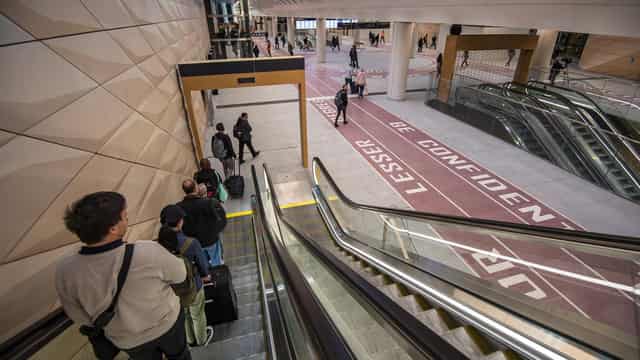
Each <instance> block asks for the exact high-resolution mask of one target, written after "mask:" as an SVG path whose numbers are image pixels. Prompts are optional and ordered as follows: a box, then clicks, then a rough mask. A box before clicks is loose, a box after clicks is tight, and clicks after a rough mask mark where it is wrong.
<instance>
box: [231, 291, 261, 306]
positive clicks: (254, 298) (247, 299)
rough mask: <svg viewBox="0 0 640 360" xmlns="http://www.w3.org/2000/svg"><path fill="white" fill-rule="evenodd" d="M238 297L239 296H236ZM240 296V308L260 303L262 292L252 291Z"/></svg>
mask: <svg viewBox="0 0 640 360" xmlns="http://www.w3.org/2000/svg"><path fill="white" fill-rule="evenodd" d="M236 295H237V294H236ZM237 296H238V306H241V305H247V304H251V303H254V302H259V301H260V291H252V292H248V293H244V294H242V295H237Z"/></svg>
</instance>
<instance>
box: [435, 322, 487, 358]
mask: <svg viewBox="0 0 640 360" xmlns="http://www.w3.org/2000/svg"><path fill="white" fill-rule="evenodd" d="M471 331H472V329H471V328H470V327H468V326H460V327H458V328H455V329H453V330H449V331H447V332H445V333H444V334H442V338H444V339H445V340H447V341H448V342H449V343H450V344H451V345H453V346H454V347H455V348H456V349H458V350H460V351H461V352H462V353H463V354H465V355H467V356H468V357H470V358H472V359H475V358H479V357H482V356H485V354H484V352H483V351H482V348H481V347H480V345H479V344H478V343H477V342H476V340H475V338H476V336H475V335H473V334H472V333H471Z"/></svg>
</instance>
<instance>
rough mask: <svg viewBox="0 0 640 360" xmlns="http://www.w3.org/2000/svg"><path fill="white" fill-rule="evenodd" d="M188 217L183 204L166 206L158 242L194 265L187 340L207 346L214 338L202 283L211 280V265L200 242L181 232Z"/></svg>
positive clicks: (186, 319) (161, 213)
mask: <svg viewBox="0 0 640 360" xmlns="http://www.w3.org/2000/svg"><path fill="white" fill-rule="evenodd" d="M185 216H186V213H185V212H184V210H182V208H181V207H179V206H177V205H167V206H165V207H164V209H162V211H161V212H160V223H161V224H162V227H161V228H160V232H159V234H158V243H159V244H160V245H162V246H163V247H164V248H165V249H167V250H168V251H169V252H170V253H172V254H174V255H182V256H184V257H185V258H186V259H187V260H189V262H190V263H191V264H193V270H194V271H193V275H192V276H193V278H194V282H195V297H193V302H192V303H191V304H182V307H183V309H184V313H185V329H186V332H187V343H189V345H190V346H207V345H208V344H209V342H210V341H211V339H212V338H213V327H211V326H207V316H206V315H205V313H204V289H203V287H202V283H203V281H204V282H209V281H211V276H210V275H209V264H208V262H207V258H206V256H205V254H204V251H203V250H202V247H201V246H200V243H199V242H198V241H197V240H195V239H193V238H187V237H186V236H185V235H184V233H183V232H182V225H183V224H184V217H185ZM190 295H191V293H190ZM191 296H193V295H191Z"/></svg>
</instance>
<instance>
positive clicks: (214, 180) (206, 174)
mask: <svg viewBox="0 0 640 360" xmlns="http://www.w3.org/2000/svg"><path fill="white" fill-rule="evenodd" d="M193 180H195V181H196V183H197V184H205V185H207V197H214V196H216V195H217V193H218V185H219V182H220V176H219V175H218V173H217V172H216V171H215V170H214V169H212V168H211V162H210V161H209V159H206V158H202V159H200V170H198V172H196V173H195V174H193Z"/></svg>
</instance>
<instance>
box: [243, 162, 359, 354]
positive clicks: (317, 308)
mask: <svg viewBox="0 0 640 360" xmlns="http://www.w3.org/2000/svg"><path fill="white" fill-rule="evenodd" d="M251 173H252V177H253V183H254V188H255V190H256V197H255V199H256V204H257V216H258V218H259V219H260V221H262V223H263V224H264V225H263V226H264V228H265V230H266V231H265V232H264V234H265V235H266V236H265V237H266V243H267V245H268V248H269V252H270V253H272V254H273V255H274V259H275V263H276V266H277V268H278V269H279V272H280V273H281V275H282V278H283V279H284V280H285V283H286V291H287V293H288V295H290V296H288V298H290V299H291V300H293V302H292V304H293V305H294V308H295V313H296V317H297V321H298V322H299V323H300V324H302V325H303V326H304V327H305V329H306V330H307V331H308V333H309V335H310V339H311V341H312V342H311V343H310V344H308V345H309V346H310V347H311V348H312V349H313V351H314V352H315V353H317V354H318V357H319V358H322V359H325V358H326V359H338V360H351V359H354V354H353V352H352V350H351V349H350V348H349V347H348V345H347V344H346V343H345V342H344V339H343V337H342V336H341V335H340V334H339V333H338V332H337V329H336V328H335V325H334V324H333V323H332V321H331V320H330V318H329V317H328V315H327V314H326V312H325V311H324V309H323V308H322V305H321V304H320V303H319V302H318V299H317V298H316V297H315V295H314V293H313V291H312V290H311V288H310V287H309V284H308V283H307V281H306V280H305V278H304V275H303V274H302V273H301V272H300V270H299V269H298V267H297V265H296V264H295V262H294V261H293V259H292V258H291V255H290V254H289V253H288V252H287V250H286V247H285V245H284V243H283V242H282V240H281V235H280V229H279V228H278V227H277V225H275V224H270V223H269V222H270V221H273V220H277V219H274V218H273V217H269V218H268V217H267V214H266V211H265V205H268V206H270V207H272V206H273V205H272V203H271V202H267V203H265V201H264V199H263V197H262V196H263V195H265V196H270V195H269V192H270V191H271V190H268V191H267V192H265V193H263V192H261V190H260V189H261V187H260V184H259V182H258V178H257V175H256V170H255V166H251ZM273 212H275V210H273V209H272V213H273ZM272 215H273V214H272ZM278 290H280V289H278Z"/></svg>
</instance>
